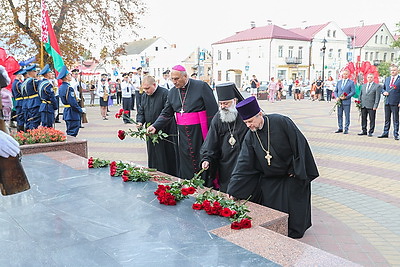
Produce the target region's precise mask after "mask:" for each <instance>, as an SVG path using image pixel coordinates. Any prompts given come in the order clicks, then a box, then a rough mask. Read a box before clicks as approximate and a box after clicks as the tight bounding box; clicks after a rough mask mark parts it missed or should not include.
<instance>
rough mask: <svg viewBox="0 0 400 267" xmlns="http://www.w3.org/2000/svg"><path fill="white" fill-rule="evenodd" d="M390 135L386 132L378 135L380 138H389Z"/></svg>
mask: <svg viewBox="0 0 400 267" xmlns="http://www.w3.org/2000/svg"><path fill="white" fill-rule="evenodd" d="M388 137H389V136H387V135H385V134H382V135H380V136H378V138H388Z"/></svg>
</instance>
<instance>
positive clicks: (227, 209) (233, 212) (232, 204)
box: [192, 189, 251, 230]
mask: <svg viewBox="0 0 400 267" xmlns="http://www.w3.org/2000/svg"><path fill="white" fill-rule="evenodd" d="M246 202H247V200H246V201H245V202H244V203H243V204H238V203H237V202H236V201H234V200H233V199H229V198H226V197H224V196H223V195H222V194H215V193H213V192H212V189H211V190H209V191H206V192H204V193H203V194H200V195H198V196H197V197H196V202H195V203H194V204H193V205H192V208H193V209H194V210H204V211H205V212H206V213H207V214H209V215H218V216H222V217H226V218H229V219H230V221H231V229H234V230H240V229H243V228H250V227H251V217H250V216H248V215H247V213H248V212H249V209H248V208H247V206H245V204H246Z"/></svg>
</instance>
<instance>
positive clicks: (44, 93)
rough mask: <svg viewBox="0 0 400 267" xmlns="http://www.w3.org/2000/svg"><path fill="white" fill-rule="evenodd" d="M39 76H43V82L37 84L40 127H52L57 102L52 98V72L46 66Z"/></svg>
mask: <svg viewBox="0 0 400 267" xmlns="http://www.w3.org/2000/svg"><path fill="white" fill-rule="evenodd" d="M39 75H43V77H44V78H43V80H41V81H40V84H39V89H38V91H39V95H40V100H41V101H42V104H41V105H40V109H39V112H40V115H41V121H42V126H44V127H53V124H54V110H56V109H57V101H56V97H55V96H54V89H53V83H52V82H51V80H52V79H54V72H53V71H52V70H51V69H50V66H49V65H48V64H46V66H44V68H43V69H42V70H41V71H40V72H39Z"/></svg>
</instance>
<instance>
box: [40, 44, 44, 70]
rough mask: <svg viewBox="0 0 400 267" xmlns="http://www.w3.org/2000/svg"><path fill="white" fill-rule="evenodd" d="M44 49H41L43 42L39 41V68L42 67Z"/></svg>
mask: <svg viewBox="0 0 400 267" xmlns="http://www.w3.org/2000/svg"><path fill="white" fill-rule="evenodd" d="M43 61H44V49H43V40H42V41H40V68H41V69H43V67H44V62H43Z"/></svg>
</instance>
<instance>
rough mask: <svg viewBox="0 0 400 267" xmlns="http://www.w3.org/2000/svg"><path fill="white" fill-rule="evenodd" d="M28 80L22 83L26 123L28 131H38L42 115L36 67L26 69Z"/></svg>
mask: <svg viewBox="0 0 400 267" xmlns="http://www.w3.org/2000/svg"><path fill="white" fill-rule="evenodd" d="M25 70H26V73H27V78H26V79H25V81H24V82H23V83H22V86H21V88H22V95H23V97H24V103H23V108H25V110H26V113H25V121H26V127H25V128H26V129H28V130H29V129H36V128H37V127H38V126H39V125H40V113H39V108H40V104H41V103H42V102H41V101H40V97H39V94H38V83H39V81H38V80H37V79H36V74H37V71H36V65H32V66H30V67H27V68H26V69H25Z"/></svg>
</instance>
